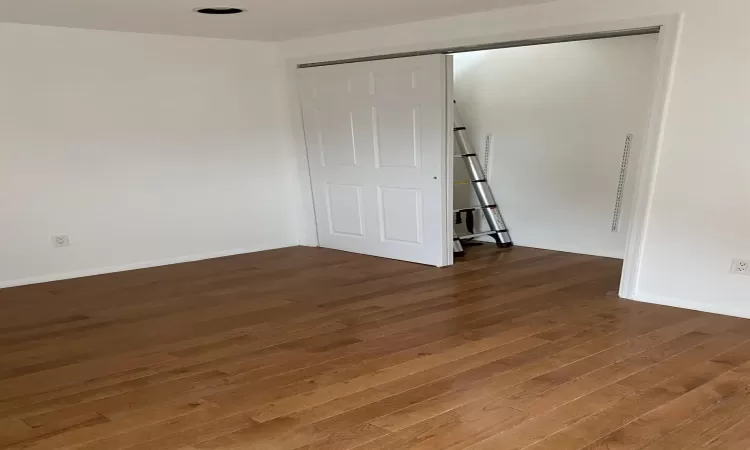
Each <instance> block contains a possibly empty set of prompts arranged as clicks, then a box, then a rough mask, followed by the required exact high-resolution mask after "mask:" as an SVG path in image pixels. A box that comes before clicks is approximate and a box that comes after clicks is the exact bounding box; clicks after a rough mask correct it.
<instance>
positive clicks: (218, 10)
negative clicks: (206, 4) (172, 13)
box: [194, 6, 245, 15]
mask: <svg viewBox="0 0 750 450" xmlns="http://www.w3.org/2000/svg"><path fill="white" fill-rule="evenodd" d="M194 11H195V12H197V13H201V14H216V15H222V14H239V13H243V12H245V10H244V9H240V8H232V7H228V6H216V7H212V8H197V9H195V10H194Z"/></svg>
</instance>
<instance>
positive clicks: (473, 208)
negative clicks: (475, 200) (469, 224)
mask: <svg viewBox="0 0 750 450" xmlns="http://www.w3.org/2000/svg"><path fill="white" fill-rule="evenodd" d="M485 208H497V205H487V206H472V207H471V208H461V209H454V210H453V212H454V213H458V212H464V211H479V210H480V209H485Z"/></svg>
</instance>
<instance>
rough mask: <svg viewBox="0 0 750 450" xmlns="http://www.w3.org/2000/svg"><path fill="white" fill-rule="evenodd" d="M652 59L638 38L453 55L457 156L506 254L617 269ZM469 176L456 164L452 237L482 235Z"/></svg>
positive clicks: (650, 48) (649, 47)
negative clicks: (498, 222) (460, 129)
mask: <svg viewBox="0 0 750 450" xmlns="http://www.w3.org/2000/svg"><path fill="white" fill-rule="evenodd" d="M657 50H658V34H645V35H636V36H627V37H616V38H608V39H596V40H582V41H576V42H564V43H554V44H542V45H532V46H522V47H515V48H501V49H494V50H481V51H473V52H471V51H469V52H461V53H455V54H453V71H454V77H453V98H454V100H455V101H456V108H457V111H456V114H460V115H461V117H462V119H463V121H462V125H464V126H466V128H467V133H468V137H469V139H468V140H469V147H470V149H469V150H467V151H468V152H471V153H476V154H477V159H478V161H479V165H480V166H481V168H482V172H483V173H484V178H486V180H487V181H488V188H487V189H489V190H490V191H491V192H492V194H493V195H494V199H495V201H494V202H492V203H493V204H496V205H498V209H499V211H500V213H501V214H502V218H503V222H504V223H505V225H506V228H507V229H508V231H509V235H510V236H509V237H510V239H512V241H513V242H514V243H515V245H518V246H523V247H532V248H542V249H548V250H557V251H563V252H569V253H578V254H585V255H594V256H602V257H608V258H615V259H620V260H622V259H623V258H624V256H625V247H626V238H627V236H628V231H629V230H630V223H631V221H632V220H633V212H632V209H633V198H634V195H635V179H636V177H635V170H637V169H638V166H639V163H640V162H641V158H640V156H641V153H642V148H643V146H644V144H645V136H646V133H647V128H648V119H649V114H650V110H651V104H652V103H653V91H654V83H655V79H656V62H657ZM455 147H458V143H457V144H456V146H455ZM454 153H456V154H457V155H458V154H459V152H458V151H456V150H454ZM471 172H472V171H471V170H467V167H466V165H465V164H464V161H463V160H462V159H457V160H456V163H455V164H454V177H453V181H454V188H453V189H454V191H453V209H454V214H455V215H456V218H455V223H456V224H457V226H456V228H457V229H458V230H459V232H458V235H459V236H462V235H476V234H479V233H482V232H491V231H492V227H490V226H488V224H487V221H486V220H484V215H483V213H482V210H481V209H472V208H476V207H480V206H481V202H480V200H479V198H480V196H478V195H476V193H475V191H474V188H473V185H472V183H470V182H468V181H470V180H471ZM469 214H470V215H471V216H472V217H467V215H469ZM469 224H471V225H469ZM467 225H468V226H467ZM474 241H480V242H481V241H484V242H494V241H493V239H492V238H491V237H489V236H480V237H477V238H475V239H470V240H466V241H464V242H463V247H467V246H471V245H473V244H474ZM616 288H617V287H616V286H614V287H613V290H616Z"/></svg>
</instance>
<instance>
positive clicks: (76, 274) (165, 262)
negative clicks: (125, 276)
mask: <svg viewBox="0 0 750 450" xmlns="http://www.w3.org/2000/svg"><path fill="white" fill-rule="evenodd" d="M294 245H295V244H290V245H285V246H280V247H269V248H263V247H256V248H240V249H234V250H225V251H221V252H212V253H202V254H194V255H187V256H178V257H175V258H166V259H160V260H156V261H144V262H137V263H131V264H123V265H121V266H108V267H97V268H93V269H85V270H76V271H72V272H62V273H55V274H50V275H42V276H38V277H28V278H19V279H16V280H6V281H0V289H2V288H9V287H15V286H25V285H29V284H39V283H48V282H50V281H60V280H69V279H71V278H82V277H90V276H94V275H104V274H107V273H115V272H126V271H128V270H137V269H148V268H149V267H159V266H169V265H172V264H181V263H186V262H194V261H202V260H204V259H214V258H223V257H225V256H234V255H244V254H246V253H255V252H261V251H264V250H273V249H277V248H284V247H291V246H294Z"/></svg>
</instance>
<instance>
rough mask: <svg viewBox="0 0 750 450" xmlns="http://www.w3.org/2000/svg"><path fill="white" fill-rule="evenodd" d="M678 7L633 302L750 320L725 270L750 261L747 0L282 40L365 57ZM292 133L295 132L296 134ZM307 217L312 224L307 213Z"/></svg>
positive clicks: (749, 297) (597, 7)
mask: <svg viewBox="0 0 750 450" xmlns="http://www.w3.org/2000/svg"><path fill="white" fill-rule="evenodd" d="M676 14H680V15H682V32H681V38H680V40H679V42H678V45H677V60H676V66H675V68H674V69H675V70H674V78H673V81H672V83H671V91H670V102H669V105H668V108H667V111H666V120H665V124H664V128H663V136H662V139H661V141H660V146H659V153H658V155H657V158H658V167H657V169H656V173H655V178H654V191H653V197H652V198H651V200H650V202H649V215H648V219H647V223H646V230H645V243H644V247H643V254H642V259H641V261H640V263H641V265H640V270H639V277H638V281H637V286H636V289H635V298H637V299H640V300H644V301H652V302H657V303H663V304H673V305H678V306H683V307H691V308H697V309H703V310H710V311H715V312H722V313H726V314H734V315H743V316H750V277H743V276H736V275H730V274H729V267H730V262H731V260H732V258H737V257H740V258H743V259H750V238H749V237H748V230H749V229H750V184H749V183H748V182H747V179H748V174H750V151H748V148H747V147H748V129H750V84H749V83H748V80H749V79H750V58H748V57H747V55H749V54H750V2H748V1H747V0H712V1H707V0H629V1H621V0H561V1H558V2H553V3H548V4H542V5H536V6H529V7H522V8H516V9H511V10H497V11H493V12H488V13H481V14H471V15H466V16H460V17H453V18H445V19H438V20H430V21H424V22H419V23H413V24H406V25H400V26H393V27H387V28H377V29H370V30H363V31H358V32H351V33H345V34H339V35H330V36H323V37H319V38H314V39H305V40H297V41H290V42H287V43H285V44H284V45H283V51H284V53H285V55H287V56H288V57H289V58H294V59H295V61H296V60H306V61H311V60H316V59H321V58H322V57H321V56H315V55H329V56H330V55H334V54H335V55H339V56H343V55H348V56H352V55H363V54H373V53H382V52H384V51H389V50H394V49H402V50H404V49H418V48H426V47H431V48H435V47H439V46H443V47H446V46H450V45H455V44H456V43H469V42H477V41H478V40H480V38H482V39H484V38H485V37H490V38H491V37H493V36H495V37H497V36H498V35H500V34H502V35H504V36H506V37H515V38H525V37H529V36H530V35H539V34H546V32H545V31H544V30H553V32H554V33H557V34H560V33H566V32H567V33H575V32H576V31H580V29H581V28H582V25H587V24H595V25H596V27H597V28H608V27H609V26H610V25H611V26H617V27H621V26H625V27H627V26H628V24H630V23H631V22H630V21H631V19H636V18H643V17H649V16H656V15H676ZM294 132H295V133H299V132H298V131H296V130H294ZM308 222H310V221H309V220H308Z"/></svg>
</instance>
